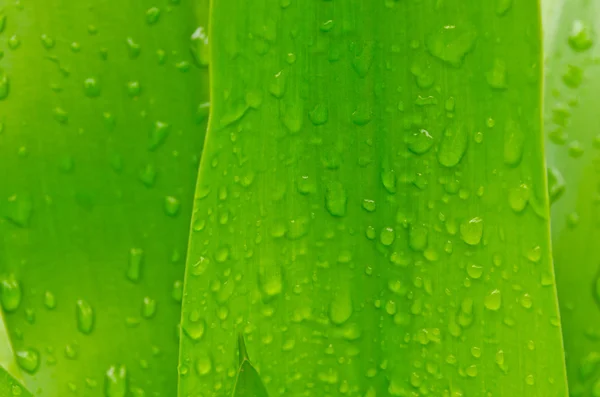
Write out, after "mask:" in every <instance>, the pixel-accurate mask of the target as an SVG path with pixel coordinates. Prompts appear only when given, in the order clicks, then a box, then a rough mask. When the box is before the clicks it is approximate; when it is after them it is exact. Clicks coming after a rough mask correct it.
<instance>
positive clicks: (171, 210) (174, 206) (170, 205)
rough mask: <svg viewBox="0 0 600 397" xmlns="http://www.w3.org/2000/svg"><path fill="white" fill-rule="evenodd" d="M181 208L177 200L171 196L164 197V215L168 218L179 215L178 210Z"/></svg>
mask: <svg viewBox="0 0 600 397" xmlns="http://www.w3.org/2000/svg"><path fill="white" fill-rule="evenodd" d="M180 207H181V203H180V202H179V199H178V198H176V197H173V196H167V197H165V203H164V208H165V213H166V214H167V215H169V216H172V217H175V216H177V214H178V213H179V208H180Z"/></svg>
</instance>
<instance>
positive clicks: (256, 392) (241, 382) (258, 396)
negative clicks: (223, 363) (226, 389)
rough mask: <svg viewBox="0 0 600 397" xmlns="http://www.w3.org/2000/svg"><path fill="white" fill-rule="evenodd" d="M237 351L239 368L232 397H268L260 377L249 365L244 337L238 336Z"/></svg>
mask: <svg viewBox="0 0 600 397" xmlns="http://www.w3.org/2000/svg"><path fill="white" fill-rule="evenodd" d="M238 349H239V351H240V352H239V354H240V367H239V369H238V373H237V378H236V380H235V387H234V389H233V397H268V393H267V390H266V389H265V385H264V384H263V382H262V380H261V379H260V375H259V374H258V372H257V371H256V369H254V367H253V366H252V364H251V363H250V357H248V352H247V351H246V342H245V341H244V336H243V335H242V334H240V335H239V336H238Z"/></svg>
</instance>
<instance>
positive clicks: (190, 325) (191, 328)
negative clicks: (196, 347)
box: [182, 309, 206, 342]
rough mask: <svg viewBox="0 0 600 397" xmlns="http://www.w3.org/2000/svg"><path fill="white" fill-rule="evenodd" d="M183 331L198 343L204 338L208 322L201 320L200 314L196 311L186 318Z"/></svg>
mask: <svg viewBox="0 0 600 397" xmlns="http://www.w3.org/2000/svg"><path fill="white" fill-rule="evenodd" d="M182 329H183V332H184V333H185V334H186V335H187V336H188V337H189V338H190V339H191V340H193V341H195V342H197V341H199V340H200V339H202V337H203V336H204V331H205V330H206V321H204V319H202V318H200V313H199V312H198V311H197V310H195V309H194V310H192V311H191V312H190V314H189V315H188V316H187V317H185V319H184V321H183V325H182Z"/></svg>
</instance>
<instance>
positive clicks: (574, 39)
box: [569, 19, 594, 51]
mask: <svg viewBox="0 0 600 397" xmlns="http://www.w3.org/2000/svg"><path fill="white" fill-rule="evenodd" d="M593 44H594V40H593V33H592V30H591V28H590V27H589V26H588V25H587V24H585V23H584V22H583V21H581V20H578V19H577V20H575V21H573V25H572V26H571V32H570V33H569V45H570V46H571V48H572V49H573V50H575V51H585V50H587V49H589V48H590V47H591V46H592V45H593Z"/></svg>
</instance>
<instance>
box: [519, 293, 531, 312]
mask: <svg viewBox="0 0 600 397" xmlns="http://www.w3.org/2000/svg"><path fill="white" fill-rule="evenodd" d="M521 306H523V307H524V308H525V309H531V306H533V299H531V295H529V294H523V296H522V297H521Z"/></svg>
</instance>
